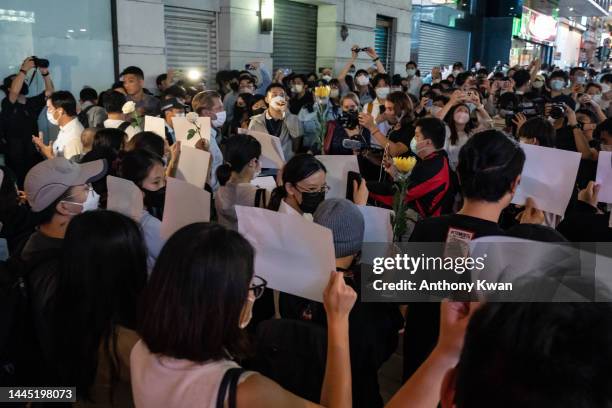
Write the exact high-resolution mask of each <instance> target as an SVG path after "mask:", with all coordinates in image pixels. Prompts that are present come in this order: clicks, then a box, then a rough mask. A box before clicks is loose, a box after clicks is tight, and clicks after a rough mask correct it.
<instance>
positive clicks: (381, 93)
mask: <svg viewBox="0 0 612 408" xmlns="http://www.w3.org/2000/svg"><path fill="white" fill-rule="evenodd" d="M389 92H391V89H390V88H389V87H388V86H385V87H382V88H376V97H378V98H379V99H385V98H386V97H387V95H389Z"/></svg>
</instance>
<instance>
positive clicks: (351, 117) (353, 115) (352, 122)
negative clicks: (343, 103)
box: [339, 110, 359, 130]
mask: <svg viewBox="0 0 612 408" xmlns="http://www.w3.org/2000/svg"><path fill="white" fill-rule="evenodd" d="M339 120H340V124H341V125H342V127H343V128H345V129H351V130H352V129H355V128H356V127H357V126H359V112H358V111H356V110H349V111H346V112H342V114H341V115H340V117H339Z"/></svg>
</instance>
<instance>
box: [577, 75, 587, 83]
mask: <svg viewBox="0 0 612 408" xmlns="http://www.w3.org/2000/svg"><path fill="white" fill-rule="evenodd" d="M576 83H577V84H579V85H584V84H586V77H584V76H577V77H576Z"/></svg>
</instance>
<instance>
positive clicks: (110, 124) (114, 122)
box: [104, 119, 142, 140]
mask: <svg viewBox="0 0 612 408" xmlns="http://www.w3.org/2000/svg"><path fill="white" fill-rule="evenodd" d="M123 122H126V121H125V120H119V119H106V120H105V121H104V127H105V128H113V129H117V128H118V127H119V126H120V125H121V124H122V123H123ZM140 132H142V129H140V128H139V127H138V126H136V127H134V126H132V125H130V126H128V127H127V128H126V129H125V133H126V134H127V137H128V140H130V139H131V138H132V137H134V135H135V134H136V133H140Z"/></svg>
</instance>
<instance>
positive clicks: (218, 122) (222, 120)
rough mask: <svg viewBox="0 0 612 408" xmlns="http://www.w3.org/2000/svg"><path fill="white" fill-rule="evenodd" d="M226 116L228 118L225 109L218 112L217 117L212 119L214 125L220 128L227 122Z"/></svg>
mask: <svg viewBox="0 0 612 408" xmlns="http://www.w3.org/2000/svg"><path fill="white" fill-rule="evenodd" d="M226 118H227V113H226V112H225V111H221V112H218V113H217V119H215V120H213V121H212V125H213V126H214V127H216V128H220V127H221V126H223V124H224V123H225V119H226Z"/></svg>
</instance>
